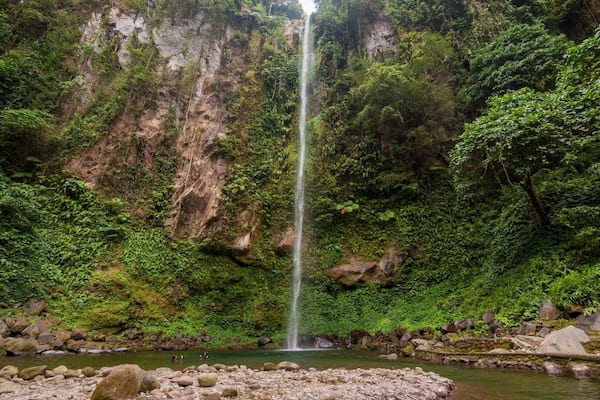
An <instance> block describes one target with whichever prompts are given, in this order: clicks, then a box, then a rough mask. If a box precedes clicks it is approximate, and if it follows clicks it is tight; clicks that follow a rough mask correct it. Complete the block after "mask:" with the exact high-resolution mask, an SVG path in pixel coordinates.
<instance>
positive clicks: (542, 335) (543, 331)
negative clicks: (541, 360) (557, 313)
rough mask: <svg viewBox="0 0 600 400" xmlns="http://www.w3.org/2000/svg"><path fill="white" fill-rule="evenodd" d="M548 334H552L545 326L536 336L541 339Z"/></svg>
mask: <svg viewBox="0 0 600 400" xmlns="http://www.w3.org/2000/svg"><path fill="white" fill-rule="evenodd" d="M550 332H552V330H550V328H548V327H547V326H544V327H543V328H542V329H540V331H539V332H538V333H537V335H538V336H539V337H541V338H545V337H546V336H548V334H549V333H550Z"/></svg>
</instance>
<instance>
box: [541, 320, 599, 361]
mask: <svg viewBox="0 0 600 400" xmlns="http://www.w3.org/2000/svg"><path fill="white" fill-rule="evenodd" d="M589 340H590V338H589V336H588V335H587V334H586V333H585V332H584V331H582V330H581V329H579V328H575V327H574V326H568V327H566V328H564V329H561V330H559V331H555V332H552V333H550V334H548V336H546V337H545V338H544V341H543V342H542V344H541V346H540V348H539V350H538V352H540V353H559V354H575V355H585V354H587V352H586V351H585V349H584V348H583V346H582V343H585V342H587V341H589Z"/></svg>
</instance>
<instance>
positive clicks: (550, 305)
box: [539, 300, 560, 320]
mask: <svg viewBox="0 0 600 400" xmlns="http://www.w3.org/2000/svg"><path fill="white" fill-rule="evenodd" d="M539 317H540V319H541V320H554V319H558V317H560V310H559V309H558V306H557V305H556V304H554V302H553V301H552V300H546V302H545V303H544V305H543V306H542V308H540V314H539Z"/></svg>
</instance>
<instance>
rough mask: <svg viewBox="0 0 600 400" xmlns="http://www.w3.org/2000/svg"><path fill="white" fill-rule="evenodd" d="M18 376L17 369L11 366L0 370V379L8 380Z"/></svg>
mask: <svg viewBox="0 0 600 400" xmlns="http://www.w3.org/2000/svg"><path fill="white" fill-rule="evenodd" d="M18 374H19V368H17V367H14V366H12V365H7V366H5V367H2V369H0V378H4V379H10V378H12V377H13V376H17V375H18Z"/></svg>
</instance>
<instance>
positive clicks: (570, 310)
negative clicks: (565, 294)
mask: <svg viewBox="0 0 600 400" xmlns="http://www.w3.org/2000/svg"><path fill="white" fill-rule="evenodd" d="M584 311H585V308H584V307H583V306H580V305H579V304H572V305H570V306H569V307H567V308H566V309H565V314H566V315H567V317H569V318H577V317H579V316H580V315H581V314H583V313H584Z"/></svg>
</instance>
